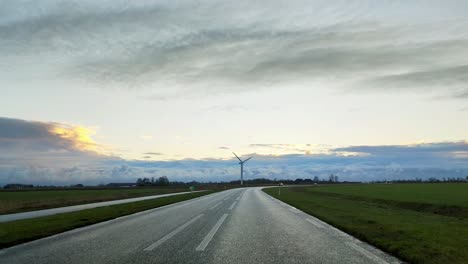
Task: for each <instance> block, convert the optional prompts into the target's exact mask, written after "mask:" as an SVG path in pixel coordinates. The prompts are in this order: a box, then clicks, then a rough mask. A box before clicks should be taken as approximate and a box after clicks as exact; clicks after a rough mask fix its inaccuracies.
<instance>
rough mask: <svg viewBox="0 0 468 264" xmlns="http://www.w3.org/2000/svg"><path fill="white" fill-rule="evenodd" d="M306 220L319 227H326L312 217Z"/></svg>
mask: <svg viewBox="0 0 468 264" xmlns="http://www.w3.org/2000/svg"><path fill="white" fill-rule="evenodd" d="M306 221H307V222H309V223H311V224H313V225H314V226H316V227H318V228H323V227H324V226H323V225H321V224H320V223H318V222H315V221H314V220H312V219H310V218H307V219H306Z"/></svg>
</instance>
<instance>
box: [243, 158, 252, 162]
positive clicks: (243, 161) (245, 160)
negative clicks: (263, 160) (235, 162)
mask: <svg viewBox="0 0 468 264" xmlns="http://www.w3.org/2000/svg"><path fill="white" fill-rule="evenodd" d="M251 158H252V157H250V158H248V159H246V160H244V161H243V162H247V161H248V160H249V159H251Z"/></svg>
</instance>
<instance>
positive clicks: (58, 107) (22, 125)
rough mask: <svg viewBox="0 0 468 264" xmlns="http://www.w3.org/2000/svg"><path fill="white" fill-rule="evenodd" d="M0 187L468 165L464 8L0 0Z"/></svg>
mask: <svg viewBox="0 0 468 264" xmlns="http://www.w3.org/2000/svg"><path fill="white" fill-rule="evenodd" d="M0 58H1V59H0V92H1V94H0V107H1V108H0V110H1V112H0V184H4V183H10V182H30V183H36V184H38V183H44V184H45V183H54V184H70V183H78V182H84V183H90V184H96V183H106V182H110V181H129V180H131V181H133V180H134V179H135V178H137V177H144V176H150V177H151V176H161V175H167V176H168V177H169V178H170V179H174V180H175V179H177V180H192V179H195V180H232V179H234V178H236V177H237V176H238V167H237V165H236V164H235V163H234V160H233V159H232V154H231V152H232V151H236V152H238V153H239V154H243V155H252V156H254V159H252V161H251V162H249V163H250V164H249V165H248V166H247V167H248V168H247V167H246V169H247V178H249V177H252V178H253V177H269V178H299V177H312V176H314V175H319V176H323V177H325V176H326V175H327V174H329V173H338V174H339V175H340V177H341V179H344V180H375V179H382V178H387V179H394V178H414V177H426V176H427V177H429V176H431V177H433V176H434V177H462V176H466V175H467V174H468V142H467V140H468V135H467V131H468V121H466V120H468V3H467V1H464V0H447V1H436V0H433V1H432V0H424V1H422V0H421V1H419V0H413V1H403V0H401V1H400V0H392V1H389V0H388V1H387V0H382V1H370V0H369V1H367V0H362V1H338V0H336V1H330V0H327V1H310V0H307V1H299V0H297V1H291V0H288V1H286V0H270V1H244V0H239V1H213V0H204V1H194V0H179V1H174V0H171V1H163V0H159V1H149V0H148V1H132V2H130V1H123V0H100V1H95V0H93V1H91V0H89V1H88V0H80V1H72V0H68V1H59V0H43V1H29V0H2V1H0Z"/></svg>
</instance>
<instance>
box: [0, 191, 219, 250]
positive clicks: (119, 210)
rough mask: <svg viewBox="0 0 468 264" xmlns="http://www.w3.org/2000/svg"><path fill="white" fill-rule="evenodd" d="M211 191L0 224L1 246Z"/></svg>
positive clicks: (183, 199)
mask: <svg viewBox="0 0 468 264" xmlns="http://www.w3.org/2000/svg"><path fill="white" fill-rule="evenodd" d="M210 193H213V191H206V192H195V193H188V194H181V195H175V196H169V197H162V198H157V199H151V200H145V201H139V202H133V203H127V204H119V205H111V206H105V207H99V208H94V209H87V210H82V211H77V212H71V213H64V214H57V215H51V216H45V217H38V218H33V219H25V220H18V221H12V222H6V223H0V248H6V247H10V246H14V245H17V244H21V243H24V242H27V241H32V240H35V239H39V238H43V237H47V236H51V235H54V234H58V233H61V232H64V231H67V230H71V229H74V228H78V227H82V226H87V225H91V224H95V223H99V222H103V221H107V220H110V219H114V218H117V217H121V216H124V215H129V214H133V213H136V212H140V211H145V210H149V209H152V208H157V207H160V206H164V205H168V204H172V203H177V202H181V201H185V200H189V199H192V198H196V197H200V196H204V195H207V194H210Z"/></svg>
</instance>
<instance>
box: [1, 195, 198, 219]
mask: <svg viewBox="0 0 468 264" xmlns="http://www.w3.org/2000/svg"><path fill="white" fill-rule="evenodd" d="M194 192H204V191H194ZM186 193H191V192H178V193H166V194H158V195H150V196H143V197H135V198H128V199H120V200H112V201H106V202H97V203H87V204H80V205H72V206H64V207H57V208H51V209H44V210H37V211H29V212H23V213H15V214H5V215H0V223H2V222H10V221H16V220H21V219H30V218H36V217H41V216H47V215H54V214H62V213H69V212H75V211H81V210H85V209H92V208H97V207H103V206H109V205H116V204H124V203H133V202H138V201H144V200H150V199H156V198H161V197H167V196H174V195H180V194H186Z"/></svg>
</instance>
